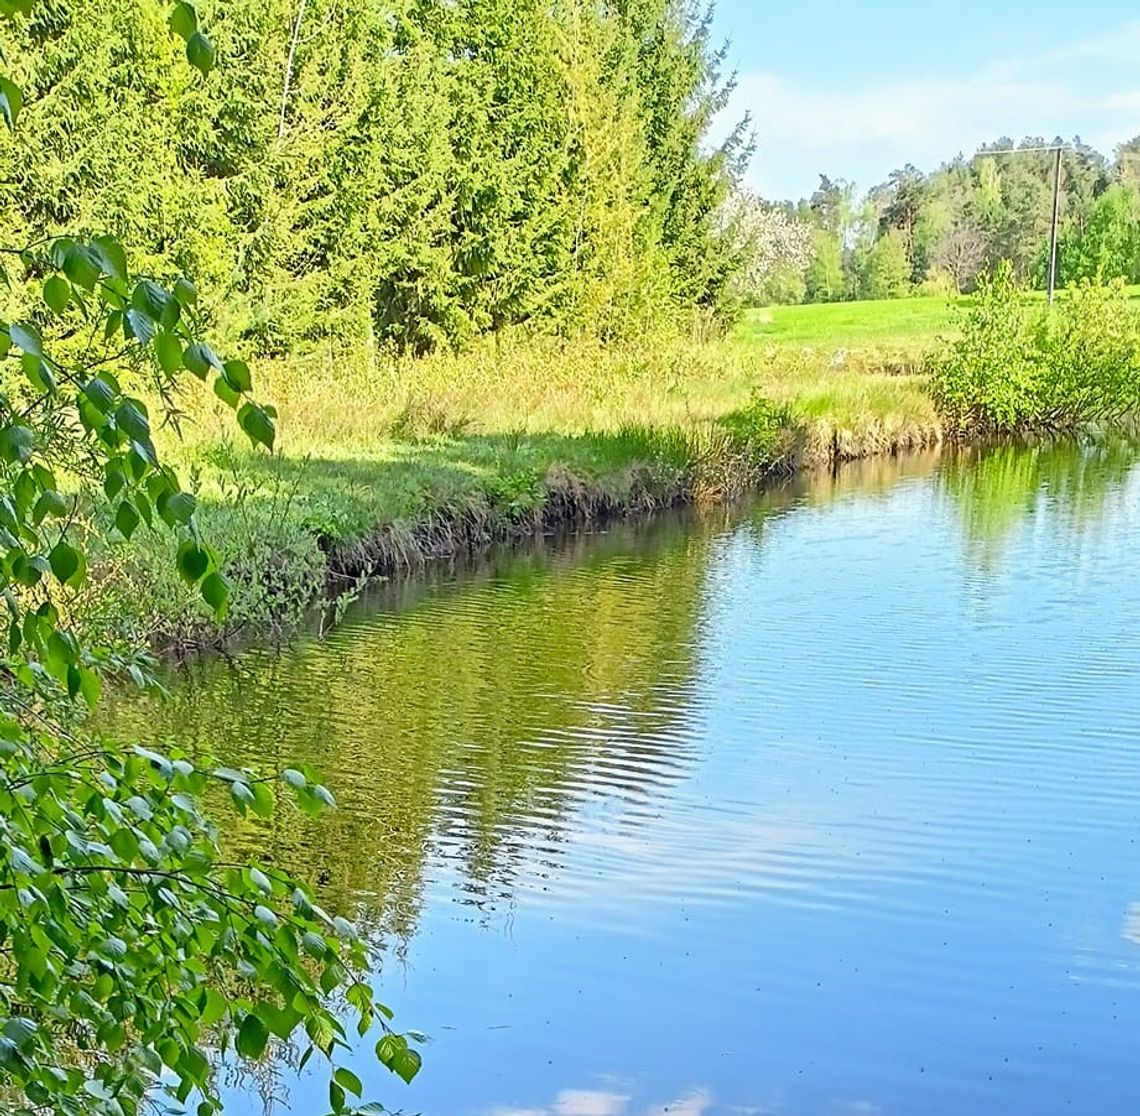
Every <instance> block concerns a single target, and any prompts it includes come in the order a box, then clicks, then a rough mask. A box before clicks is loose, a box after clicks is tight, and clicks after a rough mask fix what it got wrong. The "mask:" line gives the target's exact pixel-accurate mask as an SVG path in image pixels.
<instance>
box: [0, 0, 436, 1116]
mask: <svg viewBox="0 0 1140 1116" xmlns="http://www.w3.org/2000/svg"><path fill="white" fill-rule="evenodd" d="M31 8H32V4H31V0H27V2H23V3H10V4H7V5H5V6H4V7H3V8H2V9H0V12H2V14H3V15H4V16H6V17H8V18H12V17H13V16H14V15H16V14H21V15H26V14H28V12H29V11H30V9H31ZM53 14H55V10H54V9H48V8H46V7H45V9H44V10H43V11H41V10H39V9H37V10H36V12H35V13H34V14H33V16H32V22H33V24H34V21H35V20H36V19H38V18H43V19H49V20H50V19H51V18H53ZM169 22H170V28H171V29H172V30H173V31H174V32H175V34H176V35H178V36H180V37H181V39H182V40H183V41H184V44H185V53H186V56H187V58H188V60H189V61H190V63H191V64H192V65H193V66H194V67H195V68H196V69H197V70H198V71H200V72H201V74H202V75H203V76H204V75H206V74H208V73H209V72H210V70H211V69H212V65H213V61H214V49H213V46H212V44H211V42H210V40H209V39H208V38H207V37H206V36H205V35H204V34H203V33H202V31H201V30H200V29H199V27H198V22H197V15H196V13H195V11H194V10H193V9H192V8H191V7H190V6H189V5H188V4H186V3H181V2H180V3H176V4H174V5H173V7H172V9H171V10H170V13H169ZM163 33H164V34H166V32H163ZM0 93H2V97H3V100H2V102H0V107H3V108H5V109H6V111H5V112H4V115H5V119H6V122H7V123H8V124H9V125H17V124H18V123H20V122H21V121H22V119H23V114H22V113H21V111H20V110H21V108H23V109H24V112H25V113H31V112H32V108H33V106H32V105H30V104H28V105H26V106H25V105H24V104H23V101H24V95H23V91H22V90H21V88H20V87H19V86H18V85H17V84H16V83H15V81H14V80H13V79H12V78H11V77H8V76H5V77H3V78H2V79H0ZM5 251H6V252H7V253H8V254H10V255H11V256H12V257H13V258H14V260H15V261H16V263H17V264H18V266H19V268H20V269H21V270H22V272H23V279H24V281H25V289H26V290H27V289H34V290H35V291H36V292H37V300H36V304H35V305H29V306H28V309H27V313H26V314H25V315H24V316H22V317H19V318H13V319H11V320H7V321H3V322H0V357H3V358H4V360H3V364H2V365H0V368H2V370H3V375H2V386H3V391H2V393H0V593H2V596H3V600H4V604H5V607H6V612H7V619H8V624H7V629H6V635H7V638H6V651H5V656H4V662H3V664H2V670H0V831H2V834H3V842H2V852H0V1089H2V1090H3V1091H4V1093H5V1097H6V1100H7V1102H8V1103H7V1104H6V1108H7V1109H8V1110H10V1111H15V1112H18V1113H31V1112H50V1113H60V1114H79V1113H83V1114H91V1113H98V1114H101V1116H122V1114H127V1116H132V1114H134V1113H136V1112H138V1111H139V1110H140V1108H141V1107H143V1105H144V1104H147V1103H157V1102H158V1101H159V1100H160V1098H161V1097H163V1096H165V1097H167V1098H168V1099H169V1100H170V1101H172V1102H175V1103H177V1104H181V1103H183V1102H186V1101H187V1100H189V1099H190V1098H191V1097H195V1098H196V1099H197V1100H198V1102H199V1103H198V1108H197V1111H198V1113H199V1114H200V1116H208V1114H209V1113H212V1112H214V1111H215V1110H216V1109H217V1107H218V1091H217V1087H216V1084H215V1081H214V1074H213V1068H212V1059H211V1053H210V1052H211V1051H222V1052H226V1051H229V1050H231V1049H232V1050H233V1051H235V1052H236V1054H237V1055H238V1056H240V1057H241V1058H245V1059H251V1060H256V1059H259V1058H261V1056H262V1055H263V1054H264V1052H265V1050H266V1048H267V1046H268V1045H269V1043H270V1042H271V1041H286V1040H290V1039H293V1040H295V1041H299V1042H301V1043H302V1044H303V1045H304V1046H306V1047H307V1053H306V1054H305V1057H306V1059H307V1058H308V1057H309V1056H310V1055H311V1054H312V1053H313V1052H315V1051H320V1052H321V1054H322V1056H325V1057H327V1058H329V1059H330V1067H329V1074H330V1085H329V1104H330V1109H331V1110H332V1111H333V1112H334V1113H338V1114H339V1113H347V1112H349V1111H354V1110H356V1105H355V1100H351V1101H350V1099H349V1097H350V1095H351V1096H352V1097H353V1098H356V1097H359V1095H360V1092H361V1088H360V1083H359V1081H358V1080H357V1079H356V1077H355V1076H354V1075H353V1074H352V1073H351V1072H350V1071H349V1070H347V1069H346V1068H343V1067H340V1068H338V1067H336V1066H335V1065H332V1064H331V1059H333V1058H334V1057H336V1056H337V1054H338V1052H339V1051H341V1050H344V1049H347V1047H348V1037H347V1033H346V1029H345V1024H344V1023H343V1022H342V1021H341V1020H340V1018H339V1016H338V1014H335V1013H334V1011H333V1010H332V1006H331V997H333V996H334V995H339V996H341V997H343V998H344V999H345V1000H347V1002H348V1004H349V1005H350V1006H351V1007H352V1008H353V1009H354V1011H355V1014H356V1016H357V1018H358V1020H359V1032H360V1034H361V1035H364V1034H365V1033H366V1032H367V1031H368V1030H369V1028H370V1027H372V1026H373V1025H374V1024H375V1023H379V1026H380V1027H381V1028H382V1029H383V1030H384V1031H385V1033H384V1034H383V1035H382V1036H381V1038H380V1042H379V1043H378V1045H377V1055H378V1057H379V1058H380V1060H381V1061H382V1062H384V1063H385V1064H386V1065H388V1066H389V1068H390V1069H392V1070H393V1071H394V1072H395V1073H397V1074H399V1075H400V1076H401V1077H403V1078H405V1079H410V1077H411V1076H412V1075H413V1074H414V1073H415V1072H416V1070H417V1069H418V1067H419V1056H418V1055H417V1054H416V1053H415V1052H414V1051H413V1050H411V1049H410V1048H409V1047H408V1045H407V1040H406V1039H405V1038H403V1037H402V1036H399V1035H396V1034H393V1033H389V1032H388V1031H387V1026H386V1021H387V1018H388V1015H389V1013H388V1010H387V1009H386V1008H384V1007H383V1006H382V1005H380V1004H378V1003H376V1002H375V1001H374V999H373V994H372V990H371V987H370V986H369V985H368V984H367V983H365V982H364V980H363V976H364V975H365V973H366V971H367V967H368V964H369V961H370V958H369V955H368V953H367V951H366V949H365V947H364V945H363V944H362V943H361V942H360V941H359V940H358V939H357V937H356V935H355V933H354V931H353V928H352V926H351V925H350V924H349V923H348V922H346V921H345V920H344V919H342V918H339V917H333V916H331V915H329V914H328V913H326V912H325V911H324V910H323V909H321V908H320V907H319V906H317V905H316V904H315V903H314V901H313V898H312V895H311V893H310V892H309V891H308V889H307V888H305V887H303V886H301V885H299V884H297V883H295V882H294V881H292V880H291V879H290V878H289V877H288V876H287V875H285V874H283V873H280V872H277V871H274V870H270V869H262V868H258V867H254V866H248V865H243V864H240V863H235V862H228V861H226V860H225V859H224V858H223V856H222V855H221V854H220V852H219V849H218V834H217V830H216V828H215V827H214V826H213V824H212V823H211V822H210V821H208V820H207V818H206V817H205V815H204V813H203V812H202V809H201V807H200V805H199V800H200V798H201V796H202V795H203V794H204V793H205V792H206V791H207V789H208V788H209V787H210V786H212V785H216V786H217V787H218V788H220V789H221V790H222V791H223V792H224V793H225V794H226V795H227V796H228V798H229V799H230V800H231V802H232V804H233V806H234V807H235V808H236V810H237V811H238V813H239V814H242V815H245V814H247V813H251V814H253V815H257V816H265V815H268V814H270V813H272V812H273V810H274V809H275V793H274V789H273V788H274V787H275V786H276V787H278V788H279V789H281V790H283V791H284V792H285V793H286V795H287V796H288V797H290V798H292V799H293V800H294V801H295V802H296V803H297V805H298V806H299V807H300V808H301V809H302V810H303V811H304V812H306V813H314V814H315V813H319V812H320V811H321V810H323V809H324V808H325V807H327V806H331V805H332V796H331V795H330V794H329V792H328V791H327V790H326V789H325V788H324V787H323V786H321V784H320V783H319V782H317V781H316V779H315V776H314V774H313V772H312V771H310V770H307V769H288V770H285V771H284V772H282V773H281V774H280V776H272V775H269V774H267V773H264V772H254V771H251V770H246V769H242V770H237V769H233V768H225V767H222V768H218V767H214V766H213V765H212V764H211V763H210V762H209V760H208V759H206V758H205V757H201V756H196V757H190V756H188V755H186V754H184V753H182V752H180V751H178V750H177V749H172V750H170V751H169V752H168V753H166V754H163V753H159V752H155V751H151V750H147V749H141V748H128V747H123V746H119V745H117V744H115V743H112V742H109V741H105V740H102V739H99V738H96V737H93V736H91V735H89V734H87V733H85V732H84V731H83V728H82V719H81V708H80V707H81V706H82V705H86V706H88V707H93V706H95V705H96V704H97V702H98V700H99V695H100V690H101V686H102V678H103V676H104V674H105V673H106V672H107V671H108V670H112V669H117V670H124V671H128V672H129V673H131V674H132V675H133V676H135V677H136V678H137V679H140V680H142V679H143V678H144V668H145V659H144V658H140V657H139V656H138V654H137V653H134V654H131V655H129V656H127V657H122V658H121V657H117V656H114V655H111V654H109V653H107V652H106V651H105V650H101V649H100V648H98V647H91V646H85V645H84V644H83V643H82V642H81V641H80V640H79V639H78V638H77V637H76V634H75V614H74V604H75V600H76V597H77V594H78V593H79V592H80V591H81V590H82V589H83V586H84V584H85V582H86V580H87V576H88V554H89V551H88V545H87V544H88V538H89V528H90V509H89V508H88V505H87V503H86V501H85V499H84V498H83V491H85V489H82V488H80V485H82V484H90V485H92V486H97V487H98V488H99V489H101V491H102V494H103V496H104V497H105V499H106V500H107V501H109V502H110V505H111V507H112V509H113V511H112V515H113V519H114V524H115V527H116V530H117V531H118V533H119V534H120V535H121V536H122V537H123V538H124V539H126V540H130V539H131V538H132V537H133V536H135V533H136V531H141V528H142V527H144V526H145V528H147V529H153V530H155V531H159V532H169V533H170V534H171V535H172V536H173V537H174V538H175V539H176V541H177V546H176V550H175V553H174V555H173V559H174V563H175V567H176V569H177V572H178V575H179V576H180V578H181V579H182V580H183V581H184V582H185V583H186V584H187V585H188V586H191V587H193V589H194V591H195V592H196V593H197V594H199V595H200V597H201V598H202V599H203V600H204V601H205V603H206V604H207V605H208V606H209V608H210V609H211V610H212V612H213V613H214V615H215V616H217V617H221V616H223V615H224V614H225V611H226V609H227V607H228V603H229V597H230V585H229V582H228V580H227V577H226V574H225V572H224V570H223V569H222V568H221V563H220V562H219V558H218V555H217V554H216V552H215V551H214V550H213V549H212V548H211V547H210V546H209V545H208V544H207V542H206V541H205V538H204V535H203V534H202V532H201V531H200V530H199V527H198V519H197V500H196V498H195V496H194V495H193V494H192V493H191V492H189V491H187V490H185V489H184V488H183V487H182V486H181V484H180V482H179V479H178V477H177V475H176V474H175V472H174V470H173V469H172V468H170V467H169V466H168V465H166V464H164V462H163V459H162V458H161V457H160V455H159V453H158V451H157V449H156V443H155V434H156V426H155V423H154V422H153V421H152V418H151V415H150V413H149V411H148V408H147V406H146V404H145V403H144V402H143V401H142V399H141V398H140V397H139V396H138V395H137V394H134V393H133V389H132V387H131V385H132V384H141V383H142V382H144V381H149V383H150V389H151V392H152V394H153V395H154V396H155V397H157V398H158V399H160V400H161V401H163V402H164V403H165V404H166V405H167V416H168V417H169V415H170V413H171V410H172V400H173V392H174V390H175V387H176V385H177V384H178V382H179V381H180V380H181V379H182V378H183V377H184V376H185V374H186V373H187V372H188V373H190V374H191V375H192V376H194V377H196V378H197V379H199V380H202V381H204V382H206V383H208V384H209V385H210V386H211V387H212V390H213V394H214V395H215V396H216V397H217V398H218V399H219V400H221V401H222V402H223V403H224V404H225V405H226V406H227V407H228V408H230V409H231V412H232V415H233V417H234V418H235V419H236V422H237V425H238V426H239V427H240V429H241V430H242V431H243V432H244V434H245V435H246V436H248V439H249V441H250V443H251V445H253V446H258V447H261V448H262V449H272V447H273V444H274V440H275V422H274V419H275V415H274V412H273V410H272V409H271V408H268V407H264V406H262V405H260V404H259V403H257V402H256V401H254V399H253V398H252V396H251V390H252V383H251V375H250V370H249V367H248V366H247V365H246V364H245V363H244V362H243V361H240V360H228V361H223V360H222V359H221V358H220V357H218V356H217V355H216V354H215V352H214V350H213V349H212V348H211V347H210V345H209V344H208V343H207V342H206V341H205V340H203V335H202V328H203V324H204V323H203V318H202V315H201V314H200V312H199V310H198V296H197V291H196V289H195V287H194V285H193V284H192V283H191V282H190V281H189V280H187V279H185V278H183V277H173V276H168V277H166V278H162V277H159V276H156V275H153V274H148V273H146V272H139V271H135V270H132V269H131V268H130V266H129V263H128V258H127V254H126V252H125V251H124V249H123V247H122V245H121V244H120V243H119V241H118V240H117V239H115V238H113V237H111V236H106V235H101V236H94V237H91V236H78V237H63V236H53V237H49V238H47V239H36V240H33V241H32V242H30V243H26V244H24V246H23V247H20V248H10V249H5ZM372 1111H376V1109H375V1108H373V1109H372Z"/></svg>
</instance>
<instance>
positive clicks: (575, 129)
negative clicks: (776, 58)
mask: <svg viewBox="0 0 1140 1116" xmlns="http://www.w3.org/2000/svg"><path fill="white" fill-rule="evenodd" d="M211 33H212V35H213V37H214V38H215V39H216V41H217V56H218V59H219V61H220V63H222V64H220V65H219V66H218V68H217V69H216V71H215V72H214V73H213V74H212V75H211V78H210V82H209V85H208V87H207V86H206V85H204V84H203V83H200V82H193V81H190V80H188V79H187V76H186V74H185V73H184V70H185V67H178V66H173V65H172V64H171V63H172V59H173V51H174V49H175V48H174V46H173V45H172V44H171V42H170V39H169V36H168V35H167V34H166V33H165V28H164V26H163V19H162V17H161V16H160V15H159V14H157V9H156V8H155V6H154V5H153V3H148V2H146V0H132V2H130V3H128V4H126V5H119V6H115V7H108V6H107V5H105V4H99V3H97V2H96V0H73V2H71V3H68V4H66V5H56V4H51V5H48V4H44V5H42V6H40V7H38V8H37V10H36V13H35V14H34V16H33V18H32V19H31V20H30V21H28V22H27V23H26V24H24V25H22V26H21V28H20V29H19V30H18V31H17V32H16V39H17V45H18V46H20V47H22V48H24V50H23V52H22V56H21V65H22V67H23V72H24V78H25V85H26V87H27V89H28V91H29V97H28V101H29V103H28V105H27V107H26V109H25V112H24V119H23V120H22V125H21V129H20V130H19V132H18V133H17V134H16V135H15V136H14V137H13V138H12V139H11V140H10V141H8V142H7V143H5V144H4V145H2V146H0V163H2V164H3V170H4V173H3V175H0V181H2V183H3V184H2V185H0V192H2V197H3V207H4V213H5V224H6V225H7V229H6V230H4V231H6V232H7V233H8V235H9V237H11V236H14V235H18V236H19V237H21V238H23V237H24V235H25V233H29V234H30V235H32V236H38V235H46V234H51V233H54V232H57V231H59V230H60V229H61V228H67V229H71V230H79V231H91V232H94V231H100V232H102V231H110V232H112V233H116V234H117V235H119V236H120V237H121V238H123V239H127V238H129V240H130V242H131V243H132V244H133V245H134V246H135V248H136V254H137V255H138V258H139V260H140V264H141V266H143V267H144V268H145V269H146V270H149V271H154V272H157V273H161V272H164V271H167V270H171V269H174V270H179V271H185V272H189V273H191V274H193V275H195V277H196V279H197V280H198V282H199V283H200V285H201V287H202V289H203V291H204V292H207V291H208V292H210V296H211V298H216V302H212V303H211V305H215V306H217V307H219V308H224V309H218V311H217V317H218V319H219V320H218V323H217V325H218V327H219V330H220V333H221V335H222V337H223V339H225V340H226V341H228V342H232V343H233V344H234V345H235V346H236V347H237V348H238V350H239V351H240V352H242V353H243V355H245V356H246V357H249V356H251V355H278V356H282V355H290V354H311V353H313V352H320V353H322V354H324V353H326V352H328V351H330V350H335V351H336V352H338V353H343V352H350V353H351V354H352V359H358V358H359V356H360V354H361V353H366V352H369V351H374V350H376V349H379V348H382V347H384V346H388V345H392V346H396V347H399V348H401V349H404V350H407V351H412V352H424V351H427V350H429V349H432V348H438V347H440V346H450V345H459V344H462V343H465V342H467V341H470V340H472V339H473V338H475V337H477V336H479V335H481V334H484V333H488V332H490V333H495V332H498V331H499V330H501V329H503V328H505V327H507V326H510V325H512V324H526V325H527V326H528V327H529V328H531V329H533V330H538V331H542V332H552V333H558V334H577V333H586V334H594V335H596V336H601V337H612V336H629V335H636V334H638V333H640V332H643V331H644V329H646V328H652V327H657V328H664V327H668V326H670V325H672V324H679V320H683V319H684V317H685V316H686V315H691V314H693V313H694V312H697V311H698V309H699V311H700V312H701V313H704V312H706V311H713V312H718V311H719V309H720V308H721V307H722V305H724V299H725V297H726V287H727V284H728V282H729V279H730V277H731V274H732V272H733V270H734V268H735V266H736V262H735V257H734V255H733V253H732V250H731V244H730V243H729V241H728V240H727V239H726V238H725V237H724V236H723V234H722V230H721V229H720V228H719V226H718V224H717V221H716V213H717V210H718V208H719V205H720V202H721V200H722V199H723V197H724V194H725V191H726V190H727V187H728V183H729V179H730V177H731V175H732V174H733V173H734V172H735V169H736V168H737V160H736V156H737V155H739V154H740V153H741V151H740V149H741V136H740V134H739V133H737V134H734V135H733V136H732V137H730V139H729V141H728V142H727V143H726V144H725V145H723V146H722V147H720V148H716V147H712V148H710V145H709V144H708V143H707V142H706V137H707V132H708V125H709V122H710V119H711V117H712V115H713V114H714V113H715V112H716V111H717V109H718V108H719V107H720V106H721V105H722V104H723V102H724V96H725V93H726V92H727V89H728V84H727V83H726V82H724V81H722V80H721V79H720V77H719V75H718V68H719V54H718V52H716V51H715V50H713V49H711V48H710V44H709V42H708V23H707V20H704V19H697V18H694V17H693V15H692V12H691V11H690V8H689V5H688V4H685V3H674V2H672V0H637V2H636V3H633V2H630V3H622V4H617V5H607V6H604V7H600V6H598V5H591V4H588V3H585V2H584V0H566V2H565V3H560V4H557V5H549V4H541V3H538V2H537V0H524V2H523V3H519V2H517V0H459V2H457V3H455V4H440V3H422V2H420V0H395V2H394V3H393V4H391V5H377V4H375V3H373V2H372V0H227V2H226V3H225V4H218V5H217V10H216V13H215V18H214V19H213V20H212V21H211ZM79 151H81V152H83V155H82V158H77V157H76V152H79ZM126 166H130V168H131V173H130V174H129V175H128V174H123V173H122V168H124V167H126ZM171 168H176V169H177V171H178V173H176V174H171V173H169V172H170V170H171Z"/></svg>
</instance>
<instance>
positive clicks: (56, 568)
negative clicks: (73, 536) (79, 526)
mask: <svg viewBox="0 0 1140 1116" xmlns="http://www.w3.org/2000/svg"><path fill="white" fill-rule="evenodd" d="M48 561H49V562H50V563H51V572H52V573H53V574H55V576H56V580H57V581H60V582H62V583H63V584H64V585H72V584H73V582H74V579H75V578H76V576H77V575H78V574H79V573H80V571H81V570H82V567H83V556H82V555H81V554H80V553H79V551H78V550H76V549H75V547H73V546H69V545H68V544H67V543H65V542H62V541H60V542H58V543H56V544H55V546H54V547H53V548H52V552H51V554H50V555H49V556H48Z"/></svg>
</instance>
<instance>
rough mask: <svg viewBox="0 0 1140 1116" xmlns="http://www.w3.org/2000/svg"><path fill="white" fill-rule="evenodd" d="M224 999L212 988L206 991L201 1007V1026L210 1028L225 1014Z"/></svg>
mask: <svg viewBox="0 0 1140 1116" xmlns="http://www.w3.org/2000/svg"><path fill="white" fill-rule="evenodd" d="M226 1006H227V1005H226V999H225V997H224V996H222V995H221V994H220V993H219V992H217V991H216V990H215V989H213V988H207V989H206V999H205V1003H204V1004H203V1007H202V1025H203V1026H204V1027H212V1026H213V1025H214V1024H215V1023H218V1022H220V1021H221V1020H222V1019H223V1018H224V1016H225V1014H226Z"/></svg>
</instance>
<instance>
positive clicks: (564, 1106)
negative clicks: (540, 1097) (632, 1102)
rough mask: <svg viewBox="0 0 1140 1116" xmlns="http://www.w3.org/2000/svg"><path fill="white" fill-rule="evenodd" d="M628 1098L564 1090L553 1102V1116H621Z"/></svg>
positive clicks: (589, 1091)
mask: <svg viewBox="0 0 1140 1116" xmlns="http://www.w3.org/2000/svg"><path fill="white" fill-rule="evenodd" d="M628 1104H629V1097H623V1096H621V1095H620V1094H619V1093H606V1092H602V1091H601V1090H597V1089H566V1090H565V1091H563V1092H561V1093H559V1094H558V1096H557V1097H556V1098H555V1100H554V1109H553V1111H554V1116H622V1113H623V1112H625V1110H626V1106H627V1105H628Z"/></svg>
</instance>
